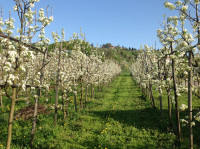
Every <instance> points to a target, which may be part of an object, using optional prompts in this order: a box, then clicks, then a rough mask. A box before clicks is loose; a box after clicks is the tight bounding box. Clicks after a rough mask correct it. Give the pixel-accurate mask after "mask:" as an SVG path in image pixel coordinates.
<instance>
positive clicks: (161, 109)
mask: <svg viewBox="0 0 200 149" xmlns="http://www.w3.org/2000/svg"><path fill="white" fill-rule="evenodd" d="M159 100H160V116H161V118H163V106H162V94H161V92H160V91H159Z"/></svg>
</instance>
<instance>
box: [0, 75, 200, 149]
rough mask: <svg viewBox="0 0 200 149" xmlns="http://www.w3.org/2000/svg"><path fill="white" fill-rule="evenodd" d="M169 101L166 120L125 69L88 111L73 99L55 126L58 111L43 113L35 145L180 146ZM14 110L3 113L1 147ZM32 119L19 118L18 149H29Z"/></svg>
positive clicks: (128, 148)
mask: <svg viewBox="0 0 200 149" xmlns="http://www.w3.org/2000/svg"><path fill="white" fill-rule="evenodd" d="M155 96H157V95H156V94H155ZM163 98H164V97H163ZM51 100H52V101H53V94H52V99H51ZM163 101H164V110H163V111H164V119H163V120H161V119H160V117H159V109H152V107H151V104H150V101H149V99H146V98H145V97H144V96H143V95H142V94H141V91H140V90H139V89H138V87H137V86H136V84H135V82H134V81H133V80H132V77H131V76H130V74H129V73H128V72H123V73H122V74H121V75H120V76H119V77H117V78H115V79H114V80H113V82H112V83H111V84H110V87H108V88H105V89H104V91H103V92H102V93H96V97H95V99H94V100H90V101H89V102H88V106H87V108H86V109H85V110H83V111H78V113H75V112H74V107H73V104H72V103H71V105H70V107H69V117H68V119H67V120H66V121H65V122H63V121H62V116H63V115H62V111H59V113H58V115H59V117H58V124H57V126H56V127H54V126H53V118H54V113H53V112H54V111H53V110H52V112H51V113H50V114H48V115H47V114H46V115H39V116H38V124H37V131H36V134H35V140H34V145H35V148H40V149H41V148H57V149H61V148H64V149H84V148H85V149H87V148H88V149H95V148H96V149H98V148H101V149H105V148H107V149H134V148H137V149H138V148H139V149H140V148H141V149H143V148H145V149H146V148H150V149H152V148H161V149H162V148H167V149H168V148H175V147H176V137H175V135H174V133H172V132H170V131H168V130H167V126H168V120H167V108H166V104H165V102H166V101H165V100H164V99H163ZM44 103H45V102H44ZM157 104H158V101H157V100H156V105H157ZM157 107H158V106H157ZM8 112H9V111H8V110H6V112H5V111H4V112H2V111H1V112H0V119H1V120H2V121H1V123H0V145H1V144H2V145H3V147H1V146H0V149H1V148H4V147H5V145H6V134H7V119H8ZM31 123H32V121H31V120H29V121H22V120H15V121H14V124H13V125H14V127H13V140H12V148H13V149H18V148H29V146H28V145H29V140H30V132H31ZM196 143H197V142H196ZM182 144H183V145H182V148H184V147H185V146H187V145H188V141H187V140H186V139H185V140H184V142H182Z"/></svg>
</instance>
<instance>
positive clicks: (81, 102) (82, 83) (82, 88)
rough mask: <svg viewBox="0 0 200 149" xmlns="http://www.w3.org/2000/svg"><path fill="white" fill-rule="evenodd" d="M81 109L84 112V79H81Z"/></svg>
mask: <svg viewBox="0 0 200 149" xmlns="http://www.w3.org/2000/svg"><path fill="white" fill-rule="evenodd" d="M80 104H81V109H82V110H83V79H81V102H80Z"/></svg>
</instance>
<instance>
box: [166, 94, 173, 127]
mask: <svg viewBox="0 0 200 149" xmlns="http://www.w3.org/2000/svg"><path fill="white" fill-rule="evenodd" d="M169 95H170V93H169V91H167V99H168V116H169V127H170V128H172V109H171V99H170V96H169Z"/></svg>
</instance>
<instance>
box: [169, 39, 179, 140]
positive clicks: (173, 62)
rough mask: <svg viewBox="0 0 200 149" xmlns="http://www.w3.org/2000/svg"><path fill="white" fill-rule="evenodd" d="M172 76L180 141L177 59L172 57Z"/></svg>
mask: <svg viewBox="0 0 200 149" xmlns="http://www.w3.org/2000/svg"><path fill="white" fill-rule="evenodd" d="M171 52H173V47H172V43H171ZM172 78H173V88H174V98H175V107H176V125H177V134H178V141H179V143H180V141H181V125H180V116H179V106H178V96H177V86H176V75H175V60H174V59H172Z"/></svg>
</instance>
